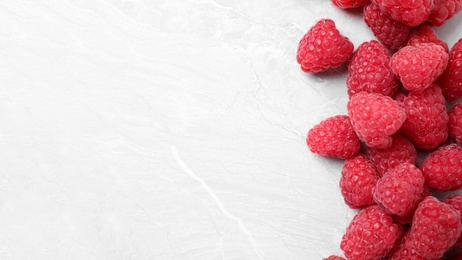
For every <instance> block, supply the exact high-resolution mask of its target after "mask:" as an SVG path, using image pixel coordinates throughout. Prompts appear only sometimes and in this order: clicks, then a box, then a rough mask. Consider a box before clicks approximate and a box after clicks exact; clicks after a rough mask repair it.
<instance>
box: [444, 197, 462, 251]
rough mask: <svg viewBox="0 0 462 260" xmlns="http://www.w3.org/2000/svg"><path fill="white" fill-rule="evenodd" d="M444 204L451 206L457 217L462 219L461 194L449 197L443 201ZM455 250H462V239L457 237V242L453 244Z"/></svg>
mask: <svg viewBox="0 0 462 260" xmlns="http://www.w3.org/2000/svg"><path fill="white" fill-rule="evenodd" d="M443 202H444V203H446V204H448V205H451V206H452V207H453V208H454V209H455V210H457V212H458V213H459V215H460V216H461V217H462V194H455V195H452V196H451V197H448V198H446V199H445V200H443ZM454 247H455V248H460V249H462V238H461V237H459V239H458V240H457V242H456V243H455V244H454Z"/></svg>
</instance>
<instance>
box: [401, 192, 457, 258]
mask: <svg viewBox="0 0 462 260" xmlns="http://www.w3.org/2000/svg"><path fill="white" fill-rule="evenodd" d="M409 232H410V234H409V243H410V246H412V247H413V248H414V249H415V251H416V253H417V254H419V255H420V256H422V257H424V258H430V259H432V258H440V257H442V256H443V254H444V252H446V251H447V250H448V249H449V248H451V246H452V245H454V243H455V242H456V240H457V238H459V235H460V232H461V222H460V216H459V213H458V212H457V211H456V210H455V209H454V208H453V207H451V206H449V205H447V204H445V203H442V202H440V201H438V199H437V198H435V197H433V196H428V197H427V198H425V199H424V200H423V201H422V202H421V203H420V204H419V206H418V207H417V210H416V212H415V215H414V219H413V221H412V227H411V230H410V231H409Z"/></svg>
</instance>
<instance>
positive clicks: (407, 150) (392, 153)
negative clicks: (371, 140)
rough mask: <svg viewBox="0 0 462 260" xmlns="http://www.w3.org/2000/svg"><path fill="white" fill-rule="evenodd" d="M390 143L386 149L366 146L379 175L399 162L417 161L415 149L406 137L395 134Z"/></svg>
mask: <svg viewBox="0 0 462 260" xmlns="http://www.w3.org/2000/svg"><path fill="white" fill-rule="evenodd" d="M392 139H393V140H392V144H391V146H390V147H388V148H386V149H376V148H368V154H369V158H370V159H371V161H372V162H373V163H374V165H375V167H376V168H377V171H378V172H379V174H380V176H382V175H383V174H385V173H386V172H387V171H388V170H390V169H393V168H394V167H396V166H398V165H399V164H401V163H405V162H407V163H410V164H416V163H417V151H416V150H415V147H414V145H413V144H412V143H411V141H409V140H408V139H407V138H406V137H404V136H402V135H400V134H395V135H393V136H392Z"/></svg>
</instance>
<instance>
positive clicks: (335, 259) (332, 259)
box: [322, 255, 345, 260]
mask: <svg viewBox="0 0 462 260" xmlns="http://www.w3.org/2000/svg"><path fill="white" fill-rule="evenodd" d="M322 260H345V258H343V257H341V256H336V255H331V256H329V257H327V258H324V259H322Z"/></svg>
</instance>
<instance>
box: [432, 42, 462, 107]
mask: <svg viewBox="0 0 462 260" xmlns="http://www.w3.org/2000/svg"><path fill="white" fill-rule="evenodd" d="M461 71H462V38H461V39H459V41H458V42H457V43H456V44H454V46H453V47H452V48H451V50H450V51H449V62H448V65H447V67H446V69H445V70H444V73H443V75H441V77H440V78H439V79H438V82H437V84H438V85H439V86H441V89H442V90H443V95H444V96H445V97H446V99H448V100H456V99H458V98H459V97H462V73H460V72H461Z"/></svg>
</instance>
